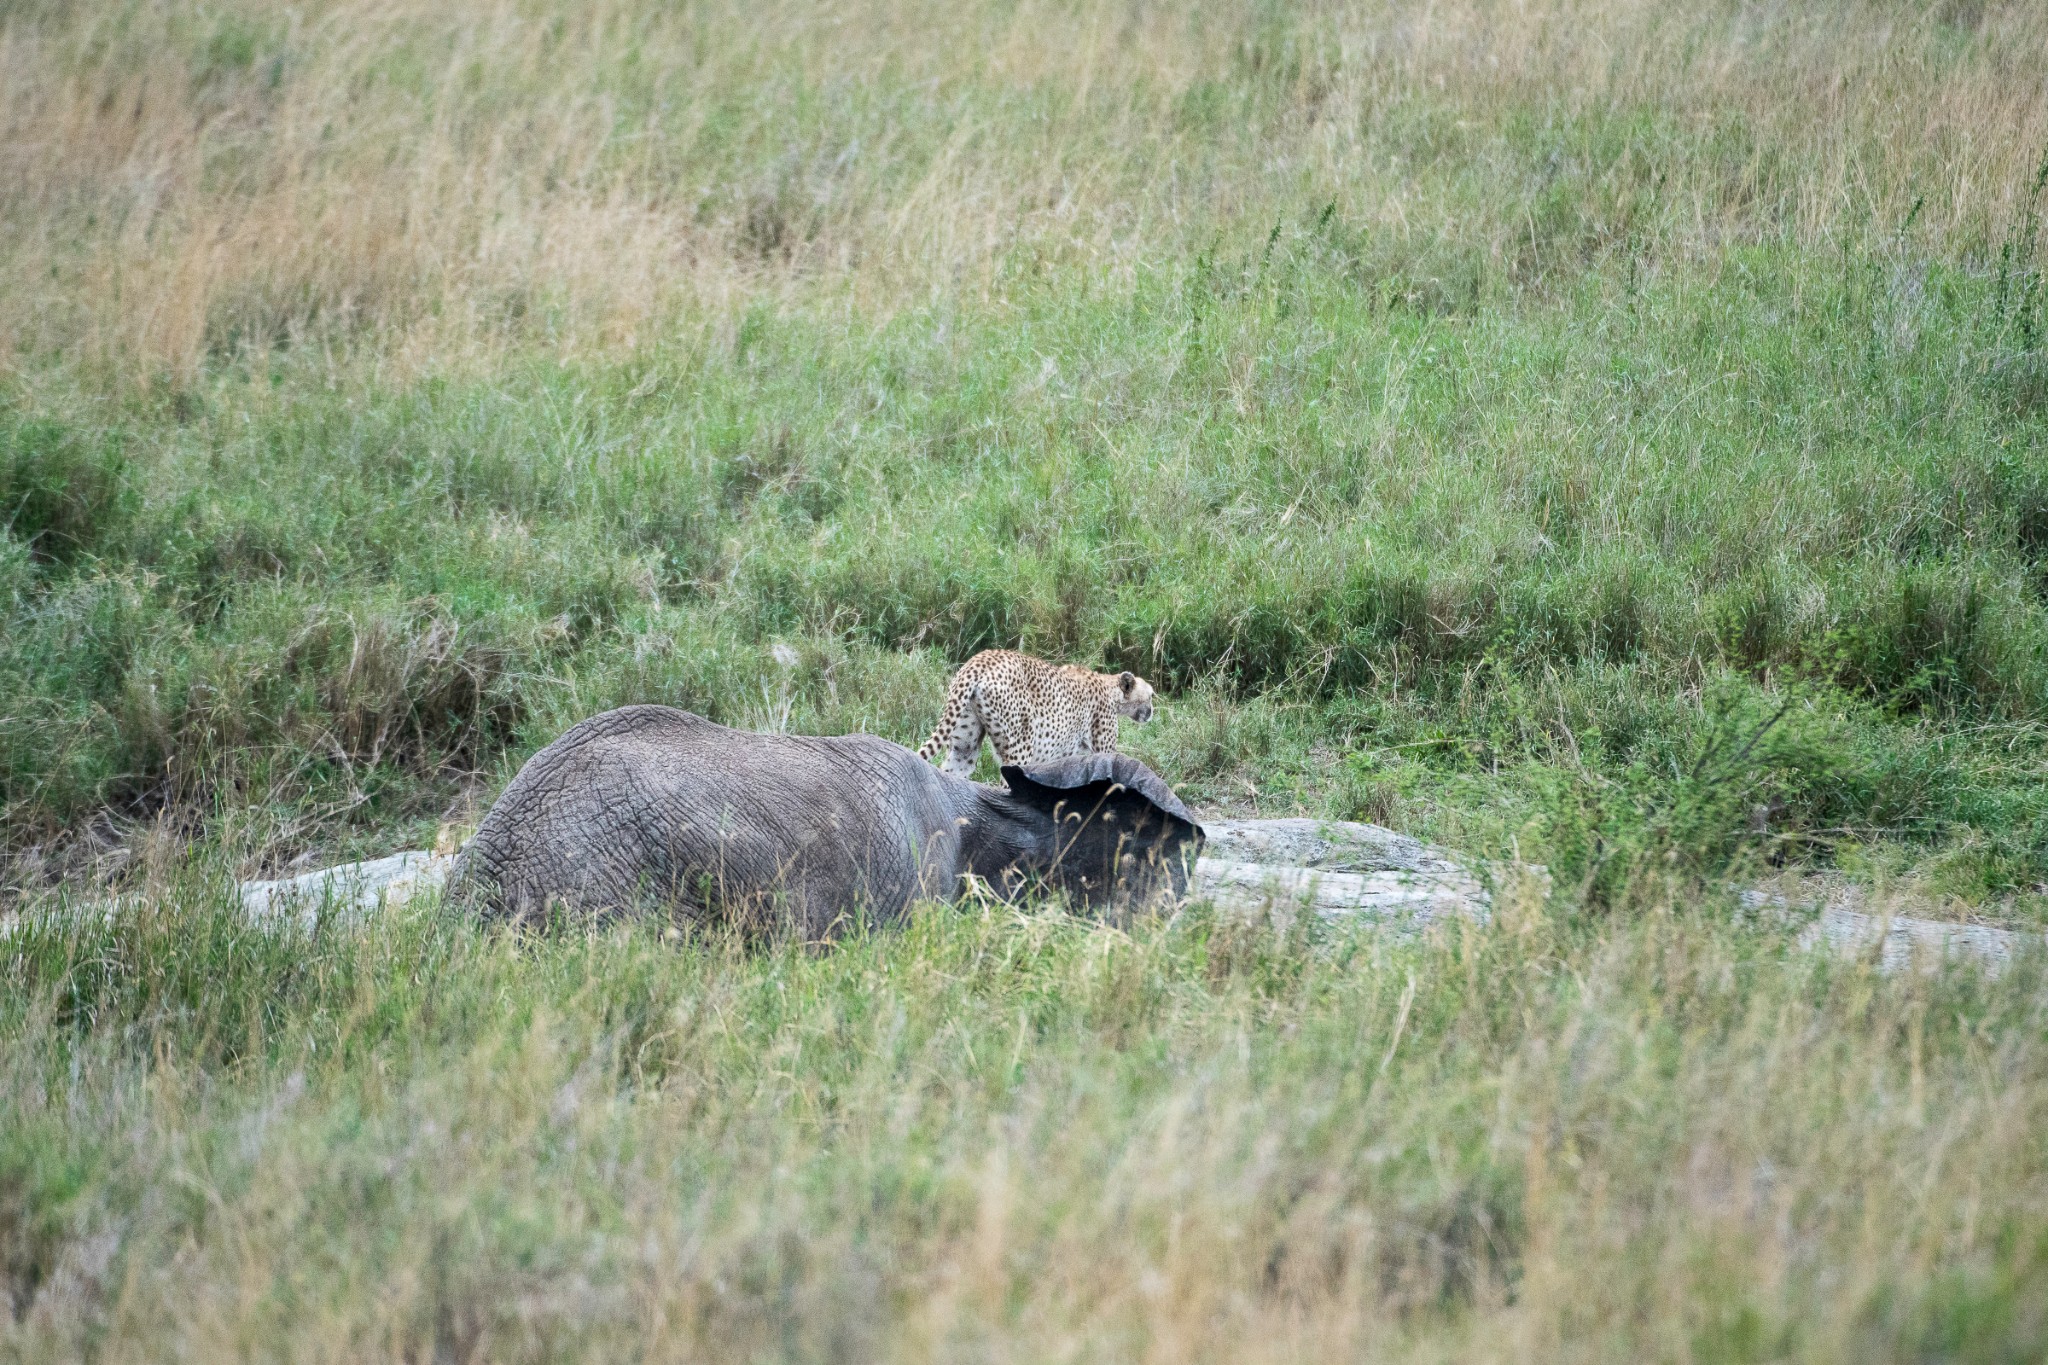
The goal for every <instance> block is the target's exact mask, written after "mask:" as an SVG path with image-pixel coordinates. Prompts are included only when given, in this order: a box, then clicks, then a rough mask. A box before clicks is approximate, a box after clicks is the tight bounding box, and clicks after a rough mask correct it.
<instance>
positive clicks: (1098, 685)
mask: <svg viewBox="0 0 2048 1365" xmlns="http://www.w3.org/2000/svg"><path fill="white" fill-rule="evenodd" d="M1153 702H1154V698H1153V692H1152V684H1150V683H1148V682H1146V681H1145V680H1144V679H1143V678H1141V677H1139V676H1138V675H1137V674H1135V673H1131V672H1128V671H1126V672H1122V673H1096V672H1093V671H1091V670H1089V669H1086V668H1080V667H1077V666H1075V665H1073V664H1054V663H1047V662H1046V661H1045V660H1044V659H1035V658H1033V657H1031V656H1030V655H1029V654H1019V653H1018V652H1017V651H1015V650H1012V649H985V650H983V651H982V652H981V653H979V654H977V655H975V656H974V657H973V658H971V659H969V660H968V661H967V662H966V663H964V664H962V665H961V666H960V671H959V672H958V673H956V674H954V675H953V681H952V684H951V685H950V686H949V687H947V689H946V709H945V711H944V713H943V714H941V715H940V717H939V725H938V728H937V729H935V730H933V731H932V736H931V738H930V739H928V740H926V741H925V742H924V743H923V745H921V746H920V747H919V748H918V751H917V756H918V757H919V758H922V759H926V760H930V759H931V758H933V757H934V756H936V755H938V754H939V753H940V752H941V751H944V754H945V757H944V758H943V759H941V760H940V763H939V770H940V771H941V772H947V773H951V774H953V775H954V776H955V777H970V776H972V775H973V772H974V761H975V759H976V758H977V757H979V756H980V754H981V741H982V738H983V736H986V737H987V738H988V741H989V743H990V744H991V745H993V746H994V748H995V751H996V761H997V762H998V763H1000V764H1002V765H1003V766H1004V767H1010V766H1013V765H1022V766H1027V767H1028V766H1034V765H1037V764H1043V763H1053V762H1057V761H1058V760H1060V759H1063V758H1073V757H1076V756H1078V755H1081V754H1090V753H1096V754H1113V753H1115V752H1116V722H1117V718H1118V717H1119V716H1129V717H1130V718H1131V719H1132V720H1134V721H1136V722H1137V723H1138V724H1140V725H1143V724H1144V723H1145V722H1146V721H1149V720H1151V719H1152V712H1153Z"/></svg>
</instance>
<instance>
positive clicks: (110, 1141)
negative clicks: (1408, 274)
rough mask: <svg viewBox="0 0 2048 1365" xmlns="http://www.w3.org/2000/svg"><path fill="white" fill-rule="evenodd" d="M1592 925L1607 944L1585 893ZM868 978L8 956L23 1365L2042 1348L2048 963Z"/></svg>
mask: <svg viewBox="0 0 2048 1365" xmlns="http://www.w3.org/2000/svg"><path fill="white" fill-rule="evenodd" d="M1553 908H1554V907H1553ZM1501 910H1502V913H1501V915H1500V918H1499V920H1498V922H1497V923H1496V924H1495V925H1494V926H1493V927H1492V928H1488V929H1468V930H1465V931H1460V932H1454V933H1452V934H1451V935H1450V936H1449V937H1447V938H1442V939H1438V940H1432V941H1429V942H1415V941H1412V940H1403V939H1400V938H1398V937H1393V936H1386V935H1381V934H1378V933H1375V932H1374V931H1372V930H1369V929H1368V930H1363V931H1360V932H1357V933H1355V934H1342V933H1340V934H1335V935H1331V934H1328V933H1326V932H1323V931H1315V932H1308V931H1305V930H1304V929H1303V928H1302V926H1300V925H1296V926H1295V927H1294V928H1292V929H1275V928H1272V927H1270V926H1266V927H1259V926H1255V925H1251V924H1246V923H1241V922H1233V921H1219V920H1216V919H1214V918H1212V917H1210V916H1207V915H1206V914H1203V913H1201V912H1192V913H1188V914H1183V915H1182V916H1180V917H1178V918H1176V919H1173V920H1171V921H1144V922H1140V923H1138V924H1135V925H1132V926H1130V927H1129V929H1128V930H1118V929H1113V928H1108V927H1104V926H1097V925H1090V924H1087V923H1085V922H1083V921H1080V920H1077V919H1072V918H1068V917H1065V916H1062V915H1058V914H1036V913H1019V912H1016V911H1013V910H1010V909H1007V908H993V907H989V908H982V909H977V910H970V911H969V912H967V913H965V914H962V913H960V912H958V911H954V910H951V909H946V910H934V911H933V912H931V913H929V914H925V915H923V916H921V917H918V918H916V919H915V920H914V921H913V923H912V924H911V925H910V926H909V927H908V928H907V929H906V930H905V931H904V932H902V933H900V934H892V935H887V936H882V937H878V938H875V939H868V940H854V941H849V942H845V943H842V944H841V945H839V946H838V947H837V948H836V949H835V950H833V951H832V952H829V953H824V954H818V953H814V952H809V951H805V950H802V949H796V948H792V949H788V950H771V951H766V952H762V951H759V950H754V951H748V950H742V949H738V948H736V947H733V946H731V945H727V944H723V943H720V942H716V941H697V940H683V941H667V940H664V939H663V938H661V937H659V936H658V935H657V934H656V933H655V932H653V931H652V930H645V931H638V930H625V931H621V932H618V933H612V934H600V935H597V936H592V937H583V936H566V937H543V938H540V939H537V940H526V941H520V940H516V939H511V938H503V937H491V936H484V935H480V934H479V933H478V932H477V931H476V930H474V929H472V928H469V927H465V926H463V925H461V924H458V923H451V922H450V921H449V920H448V919H447V918H445V917H442V916H439V915H436V914H434V913H432V912H431V911H427V912H425V913H415V914H413V915H412V916H411V917H400V918H398V919H396V920H393V921H388V922H385V923H383V924H381V925H379V926H377V927H375V928H373V929H371V930H369V931H368V932H367V933H361V934H357V933H351V932H348V931H344V930H341V929H338V928H337V927H335V926H332V925H330V926H328V927H327V928H325V929H322V930H321V931H319V932H317V933H315V934H312V935H310V936H299V935H293V934H286V935H276V934H272V933H267V932H264V931H259V930H252V929H250V928H249V927H248V926H247V925H246V924H245V923H244V922H243V921H242V920H241V919H240V917H239V915H238V914H236V913H234V912H232V911H225V910H223V909H221V908H219V905H218V902H217V901H216V900H215V899H213V898H212V897H210V896H208V895H206V894H204V893H203V892H202V891H200V890H199V889H197V888H196V887H195V886H193V885H190V884H185V885H183V886H182V887H180V886H178V885H174V886H173V887H172V888H171V889H169V890H165V891H159V893H158V898H157V899H154V900H151V901H149V902H147V903H146V908H140V909H137V910H134V911H132V912H126V913H123V914H122V915H120V916H118V917H116V918H115V919H114V920H113V921H112V922H111V923H109V924H106V925H101V924H99V923H98V922H97V921H87V922H81V921H78V920H76V919H72V920H69V921H44V920H32V921H31V922H30V923H29V924H27V925H26V926H25V927H23V928H22V929H20V930H19V931H17V932H16V933H15V934H14V935H13V936H12V937H10V938H9V939H8V940H7V941H6V944H5V947H4V950H0V951H4V954H5V958H6V963H7V971H8V976H9V979H10V980H11V981H13V982H14V983H15V988H14V989H13V990H11V991H10V992H9V993H8V995H7V998H6V1000H5V1002H4V1004H0V1076H4V1078H5V1083H6V1086H7V1090H8V1093H9V1095H10V1096H11V1097H12V1099H11V1102H10V1103H9V1104H8V1105H7V1106H5V1107H4V1109H0V1276H4V1279H5V1283H6V1285H7V1287H8V1290H9V1291H10V1293H11V1295H12V1306H13V1316H12V1317H11V1318H9V1319H0V1338H4V1339H5V1340H6V1342H7V1343H8V1350H9V1352H10V1354H11V1355H13V1356H14V1357H15V1358H19V1359H23V1360H34V1359H56V1358H75V1357H76V1356H77V1354H78V1353H86V1354H89V1355H90V1356H91V1357H92V1358H95V1359H103V1360H123V1359H129V1358H150V1359H159V1358H162V1356H163V1355H165V1354H167V1353H170V1354H192V1355H201V1356H217V1355H222V1354H262V1355H270V1354H286V1355H290V1356H292V1357H294V1358H300V1359H314V1358H321V1359H327V1358H332V1359H357V1360H360V1359H386V1358H389V1359H424V1358H427V1357H429V1356H433V1357H436V1358H447V1359H457V1360H485V1359H514V1358H519V1359H525V1358H546V1359H584V1358H589V1359H615V1358H617V1357H618V1356H619V1355H622V1354H632V1355H639V1354H658V1355H691V1356H694V1355H700V1354H701V1355H715V1356H717V1357H719V1358H721V1359H727V1358H747V1359H762V1360H766V1359H819V1358H860V1359H944V1360H957V1359H961V1358H973V1359H1043V1358H1060V1359H1099V1358H1103V1357H1114V1358H1117V1359H1161V1360H1166V1359H1174V1360H1186V1359H1197V1360H1202V1359H1218V1360H1248V1359H1249V1360H1268V1359H1273V1360H1281V1359H1328V1358H1330V1357H1331V1356H1332V1355H1335V1354H1341V1355H1344V1356H1346V1357H1353V1358H1358V1357H1363V1358H1371V1359H1390V1360H1391V1359H1402V1360H1407V1359H1416V1360H1438V1359H1459V1360H1493V1359H1500V1360H1529V1359H1576V1360H1609V1359H1611V1360H1641V1359H1671V1360H1695V1361H1737V1360H1765V1359H1772V1360H1782V1359H1802V1360H1870V1359H1904V1358H1942V1359H1965V1360H2018V1359H2029V1358H2033V1357H2035V1356H2037V1355H2038V1353H2039V1352H2040V1350H2041V1349H2042V1346H2043V1333H2044V1332H2048V1321H2044V1319H2043V1317H2042V1304H2043V1302H2044V1299H2043V1293H2044V1287H2048V1286H2044V1282H2043V1277H2044V1275H2048V1259H2044V1247H2043V1244H2042V1241H2041V1227H2042V1218H2043V1201H2044V1199H2048V1150H2044V1145H2043V1138H2042V1134H2043V1132H2044V1131H2048V1114H2044V1113H2043V1112H2041V1110H2042V1104H2043V1096H2048V1072H2044V1067H2048V1056H2044V1053H2043V1046H2042V1041H2041V1040H2042V1038H2043V1030H2042V1022H2043V1021H2042V1019H2041V1017H2040V1004H2039V1001H2040V999H2041V998H2042V997H2041V992H2040V990H2039V984H2040V983H2039V981H2038V976H2039V963H2038V962H2029V963H2026V964H2023V965H2022V966H2020V967H2018V968H2016V969H2015V971H2014V973H2013V974H2012V975H2010V976H2008V977H2006V978H2005V979H2003V980H2001V981H1999V982H1998V983H1996V984H1995V985H1992V984H1988V983H1985V982H1982V981H1980V980H1977V979H1975V978H1973V977H1971V976H1969V975H1967V974H1947V975H1942V976H1939V977H1926V976H1919V975H1913V974H1907V975H1905V976H1902V977H1896V978H1890V979H1887V978H1883V977H1879V976H1877V975H1874V974H1873V971H1872V968H1871V966H1870V964H1868V963H1853V962H1840V961H1831V960H1829V959H1826V958H1807V957H1803V956H1800V955H1798V954H1796V953H1788V942H1787V939H1786V937H1785V934H1784V933H1783V931H1775V930H1765V929H1758V928H1747V927H1742V926H1741V925H1740V924H1738V923H1736V922H1734V921H1732V920H1731V918H1730V917H1729V916H1728V914H1727V913H1726V911H1725V910H1718V909H1717V910H1713V911H1711V912H1709V913H1704V914H1700V913H1674V912H1672V911H1671V910H1669V909H1668V908H1666V909H1662V910H1658V911H1655V912H1653V913H1650V914H1647V915H1646V916H1644V917H1642V918H1640V919H1638V920H1636V921H1634V922H1633V923H1631V924H1629V925H1627V926H1625V927H1616V928H1613V929H1612V931H1611V932H1608V933H1602V934H1597V935H1596V934H1592V933H1589V932H1587V930H1586V929H1585V928H1584V924H1585V921H1577V920H1573V919H1570V918H1565V919H1560V918H1557V917H1555V916H1554V915H1553V914H1552V913H1550V912H1549V911H1546V909H1545V908H1544V906H1543V904H1542V903H1541V902H1539V901H1532V900H1527V899H1523V898H1518V897H1512V896H1511V897H1509V898H1507V899H1506V900H1504V901H1503V902H1502V906H1501Z"/></svg>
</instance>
